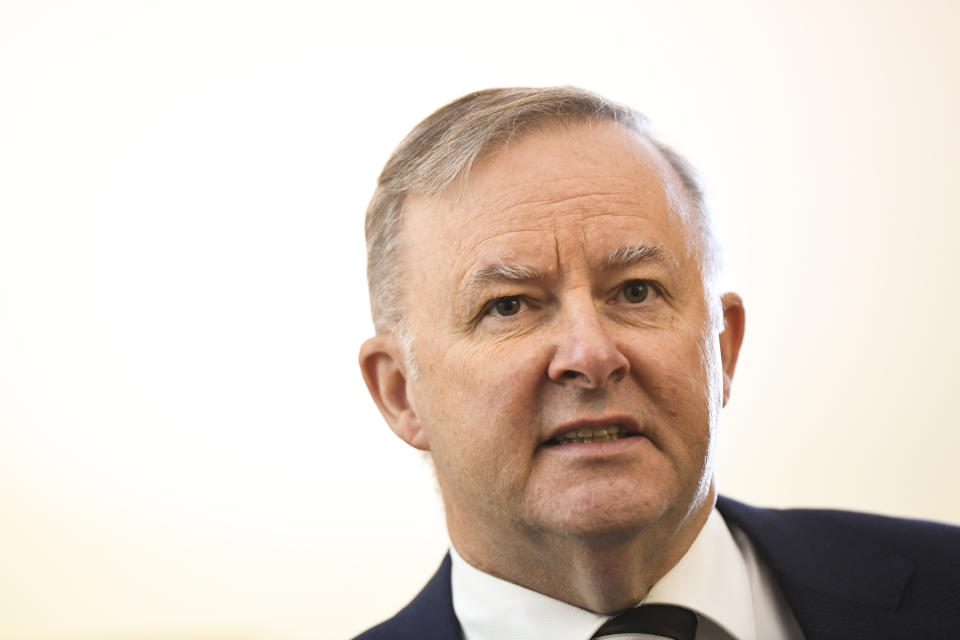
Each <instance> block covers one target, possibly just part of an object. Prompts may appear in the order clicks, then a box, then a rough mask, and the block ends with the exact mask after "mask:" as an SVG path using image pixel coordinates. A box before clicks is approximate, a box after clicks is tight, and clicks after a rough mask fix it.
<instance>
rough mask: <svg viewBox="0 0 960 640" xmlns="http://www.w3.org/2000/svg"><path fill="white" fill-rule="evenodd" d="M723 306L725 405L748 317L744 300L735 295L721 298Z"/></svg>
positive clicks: (725, 295) (722, 340) (721, 346)
mask: <svg viewBox="0 0 960 640" xmlns="http://www.w3.org/2000/svg"><path fill="white" fill-rule="evenodd" d="M720 300H721V303H722V304H723V331H722V332H721V333H720V359H721V360H722V361H723V405H724V406H726V404H727V401H728V400H729V399H730V387H731V386H732V384H733V373H734V371H735V370H736V368H737V357H738V356H739V355H740V345H741V344H743V332H744V329H745V325H746V315H745V311H744V308H743V300H742V299H741V298H740V296H738V295H737V294H735V293H725V294H723V296H721V298H720Z"/></svg>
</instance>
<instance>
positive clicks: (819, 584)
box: [717, 497, 914, 639]
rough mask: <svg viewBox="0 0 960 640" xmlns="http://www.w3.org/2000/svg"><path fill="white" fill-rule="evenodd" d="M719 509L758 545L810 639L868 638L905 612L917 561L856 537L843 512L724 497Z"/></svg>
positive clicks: (718, 503)
mask: <svg viewBox="0 0 960 640" xmlns="http://www.w3.org/2000/svg"><path fill="white" fill-rule="evenodd" d="M717 508H718V509H719V511H720V513H721V514H722V515H723V517H724V519H725V520H726V521H727V522H728V523H730V524H732V525H734V526H736V527H738V528H739V529H741V530H743V532H744V533H746V534H747V536H748V537H749V538H750V540H751V542H753V544H754V546H755V547H756V548H757V551H758V552H759V554H760V555H761V557H762V558H763V560H764V561H765V562H766V563H767V564H768V566H769V567H770V569H771V570H772V572H773V573H774V575H775V576H776V578H777V582H778V583H779V585H780V588H781V589H782V590H783V593H784V596H785V597H786V599H787V602H788V603H789V604H790V607H791V609H792V610H793V613H794V616H796V618H797V622H799V623H800V627H801V628H802V629H803V632H804V634H805V635H806V636H807V638H809V639H813V638H819V637H825V635H828V636H829V637H861V636H860V635H859V634H862V633H863V632H864V630H865V629H866V628H869V626H870V623H871V622H870V621H878V622H879V621H881V620H884V619H889V616H890V615H891V614H892V613H893V612H894V611H896V610H897V609H898V608H899V607H900V603H901V600H902V598H903V594H904V589H905V588H906V585H907V582H908V581H909V579H910V576H911V575H912V574H913V571H914V565H913V563H912V562H911V561H909V560H907V559H906V558H904V557H902V556H900V555H898V554H896V553H894V552H893V551H891V550H889V549H885V548H882V547H879V546H877V545H875V544H872V543H870V542H869V541H865V540H863V539H861V538H860V537H858V536H856V535H854V534H852V533H850V532H848V531H847V530H846V529H845V528H844V527H843V526H842V524H840V523H839V522H837V521H836V519H837V518H840V517H842V516H839V515H837V514H836V513H835V512H830V511H814V510H787V511H778V510H772V509H757V508H754V507H749V506H747V505H744V504H741V503H739V502H735V501H733V500H730V499H727V498H723V497H721V498H719V500H718V501H717ZM844 630H847V631H846V632H847V633H850V632H855V634H854V635H853V636H849V635H844V633H845V631H844Z"/></svg>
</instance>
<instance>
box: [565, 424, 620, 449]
mask: <svg viewBox="0 0 960 640" xmlns="http://www.w3.org/2000/svg"><path fill="white" fill-rule="evenodd" d="M635 435H637V434H635V433H629V432H628V431H627V430H626V429H624V428H623V427H621V426H619V425H616V424H612V425H609V426H606V427H589V428H583V429H571V430H570V431H567V432H566V433H562V434H560V435H559V436H557V437H556V438H552V439H550V440H547V444H548V445H551V446H562V445H565V444H592V443H594V442H611V441H613V440H620V439H621V438H631V437H633V436H635Z"/></svg>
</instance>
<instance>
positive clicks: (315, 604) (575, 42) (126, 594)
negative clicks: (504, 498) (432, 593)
mask: <svg viewBox="0 0 960 640" xmlns="http://www.w3.org/2000/svg"><path fill="white" fill-rule="evenodd" d="M958 26H960V4H958V3H955V2H947V1H945V2H935V1H930V0H927V1H917V0H912V1H910V2H907V1H905V0H904V1H902V2H889V1H887V2H884V1H878V2H870V3H866V2H854V1H833V2H800V1H795V2H783V1H773V2H770V1H766V0H755V1H733V2H707V1H704V2H696V1H679V2H671V3H664V2H652V1H650V2H612V1H605V0H598V1H597V2H593V3H591V4H589V5H588V4H586V3H583V2H569V3H565V2H550V3H534V2H530V3H524V2H516V1H512V2H496V1H494V2H485V3H482V4H480V3H464V2H403V3H386V2H384V3H362V2H358V3H353V4H351V5H350V8H347V4H346V3H336V4H334V3H318V2H302V3H295V2H265V1H264V2H209V1H203V0H201V1H191V2H162V3H161V2H102V1H101V2H96V1H91V2H43V1H37V2H30V1H16V0H6V1H5V2H3V3H2V4H0V638H4V639H7V640H40V639H43V640H92V639H94V638H97V639H103V638H106V639H120V638H123V639H127V638H129V639H134V640H146V639H151V640H184V639H187V638H191V639H193V638H198V639H205V640H213V639H217V640H226V639H243V640H260V639H267V638H279V639H301V638H303V639H306V638H319V639H327V638H330V639H334V640H336V639H345V638H348V637H350V636H352V635H353V634H355V633H357V632H359V631H361V630H362V629H364V628H366V627H368V626H370V625H371V624H373V623H374V622H376V621H379V620H380V619H382V618H384V617H386V616H388V615H390V614H391V613H393V612H394V611H395V610H396V609H397V608H399V607H400V606H401V605H403V604H404V603H405V602H406V601H407V600H408V599H409V598H410V597H411V596H412V595H413V594H414V592H415V591H416V590H417V589H419V587H420V586H421V585H422V583H423V582H424V581H425V580H426V579H427V578H428V577H429V575H431V574H432V572H433V570H434V568H435V566H436V564H437V563H438V562H439V561H440V558H441V555H442V554H443V552H444V550H445V548H446V546H447V540H446V534H445V531H444V526H443V518H442V514H441V511H440V507H439V500H438V498H437V493H436V490H435V488H434V485H433V480H432V477H431V472H430V469H429V467H428V466H427V464H426V463H425V462H424V460H423V459H421V458H420V456H418V455H417V453H416V452H414V451H413V450H409V449H407V448H406V447H405V445H403V444H402V443H401V442H400V441H399V440H398V439H396V438H395V437H394V436H393V435H392V433H391V432H390V431H389V430H388V429H387V427H386V426H385V425H384V424H383V422H382V420H381V418H380V416H379V414H378V413H377V412H376V410H375V408H374V407H373V405H372V403H371V402H370V401H369V400H368V398H367V394H366V390H365V388H364V386H363V383H362V380H361V378H360V374H359V370H358V367H357V365H356V352H357V348H358V346H359V344H360V342H361V341H362V340H363V339H364V338H366V337H367V336H368V335H370V334H371V332H372V327H371V324H370V321H369V318H368V312H367V302H366V285H365V280H364V264H365V257H364V247H363V232H362V218H363V213H364V209H365V207H366V203H367V200H368V198H369V197H370V194H371V192H372V190H373V186H374V183H375V179H376V176H377V174H378V172H379V170H380V167H381V166H382V164H383V162H384V161H385V160H386V158H387V156H388V155H389V153H390V151H391V150H392V148H393V147H394V145H396V144H397V142H399V140H400V139H401V138H402V137H403V136H404V135H405V134H406V132H407V131H408V130H409V129H410V128H411V127H412V126H413V125H414V124H415V123H416V122H418V121H419V120H420V119H421V118H423V117H424V116H426V115H427V114H428V113H429V112H431V111H432V110H434V109H435V108H437V107H439V106H441V105H442V104H444V103H446V102H448V101H450V100H452V99H454V98H456V97H458V96H460V95H461V94H463V93H466V92H468V91H472V90H475V89H479V88H484V87H489V86H503V85H550V84H574V85H579V86H583V87H586V88H589V89H592V90H594V91H597V92H600V93H602V94H605V95H607V96H608V97H611V98H613V99H616V100H618V101H621V102H625V103H627V104H629V105H631V106H634V107H636V108H638V109H640V110H641V111H643V112H645V113H646V114H647V115H648V116H649V117H650V119H651V120H652V122H653V124H654V127H655V129H656V130H657V131H658V132H659V133H660V135H661V137H662V138H663V139H665V140H666V141H668V142H669V143H671V144H672V145H674V146H675V147H676V148H678V149H679V150H681V151H682V152H683V153H684V154H686V155H687V156H688V157H689V158H690V159H691V160H692V161H693V163H694V164H695V165H696V166H697V167H699V169H700V171H701V172H702V174H703V176H704V178H705V180H706V183H707V185H708V189H709V192H710V196H711V200H712V204H713V208H714V210H715V214H716V216H717V219H718V221H719V225H720V228H721V233H722V236H723V238H724V239H725V242H726V247H727V263H728V272H727V274H728V279H729V285H730V287H731V288H734V289H736V290H738V291H739V292H741V293H742V294H743V296H744V298H745V300H746V303H747V337H746V343H745V346H744V350H743V353H742V356H741V359H740V365H739V368H738V371H737V378H736V381H735V382H736V383H735V385H734V390H733V398H732V401H731V404H730V406H729V407H728V408H727V409H726V410H725V412H724V416H723V425H722V430H721V442H720V450H719V456H720V457H719V484H720V488H721V491H722V492H723V493H726V494H728V495H731V496H734V497H737V498H740V499H743V500H747V501H751V502H755V503H759V504H766V505H772V506H795V505H804V506H827V507H841V508H848V509H859V510H869V511H877V512H881V513H887V514H894V515H901V516H909V517H918V518H927V519H936V520H943V521H947V522H952V523H955V524H960V500H958V499H957V498H956V496H955V495H954V493H955V489H951V488H950V487H955V486H956V484H957V483H956V473H955V469H956V466H957V463H956V460H957V451H958V449H960V408H958V407H960V405H958V402H957V391H956V389H955V387H956V386H957V383H958V374H957V362H958V356H960V347H958V344H957V339H956V337H955V336H956V329H955V328H956V326H957V325H958V324H960V300H958V294H960V284H958V282H957V276H958V273H960V256H958V252H957V250H956V247H955V244H956V242H957V238H958V235H960V216H958V205H960V196H958V190H957V187H956V182H957V173H958V170H960V127H958V124H957V114H958V113H960V39H957V38H956V35H955V34H956V30H957V28H958Z"/></svg>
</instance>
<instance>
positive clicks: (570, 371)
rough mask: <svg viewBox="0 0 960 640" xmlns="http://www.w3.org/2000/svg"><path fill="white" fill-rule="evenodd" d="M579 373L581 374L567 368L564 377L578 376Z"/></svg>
mask: <svg viewBox="0 0 960 640" xmlns="http://www.w3.org/2000/svg"><path fill="white" fill-rule="evenodd" d="M578 375H580V374H579V373H577V372H576V371H574V370H573V369H567V370H566V371H564V372H563V377H564V378H576V377H577V376H578Z"/></svg>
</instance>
